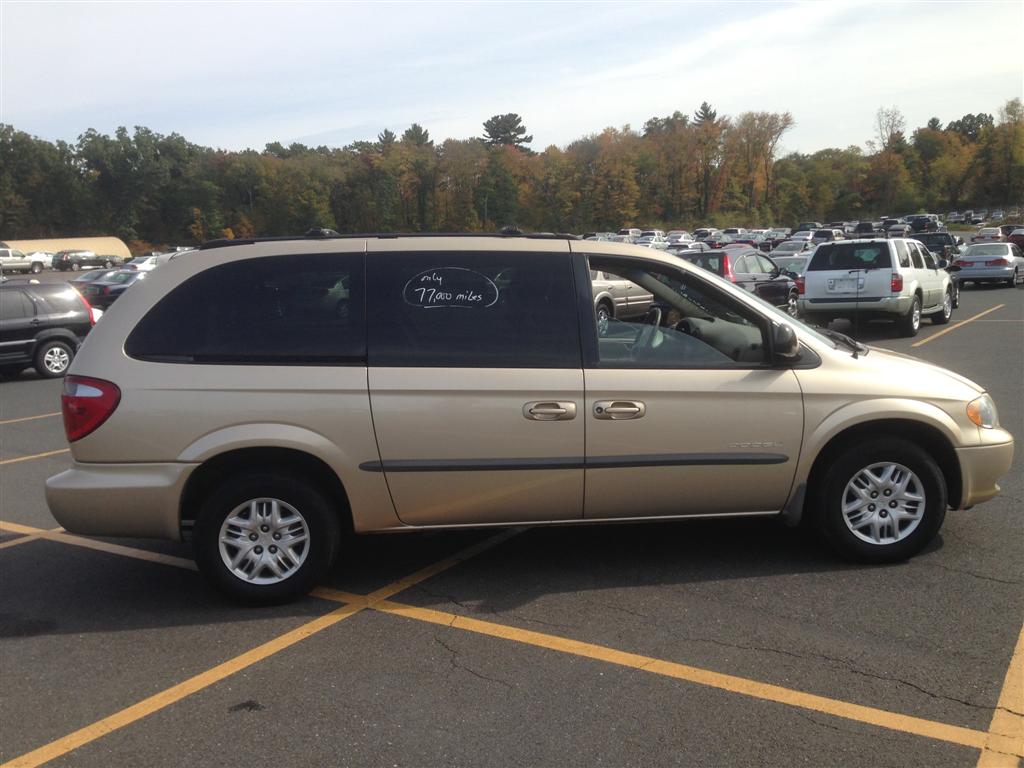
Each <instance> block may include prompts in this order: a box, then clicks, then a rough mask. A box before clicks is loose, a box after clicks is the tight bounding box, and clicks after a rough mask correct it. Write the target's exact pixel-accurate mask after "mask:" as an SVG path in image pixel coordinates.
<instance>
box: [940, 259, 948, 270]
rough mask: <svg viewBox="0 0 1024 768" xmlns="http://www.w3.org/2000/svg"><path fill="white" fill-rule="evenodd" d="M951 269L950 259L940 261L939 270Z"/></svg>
mask: <svg viewBox="0 0 1024 768" xmlns="http://www.w3.org/2000/svg"><path fill="white" fill-rule="evenodd" d="M948 267H949V259H939V269H947V268H948Z"/></svg>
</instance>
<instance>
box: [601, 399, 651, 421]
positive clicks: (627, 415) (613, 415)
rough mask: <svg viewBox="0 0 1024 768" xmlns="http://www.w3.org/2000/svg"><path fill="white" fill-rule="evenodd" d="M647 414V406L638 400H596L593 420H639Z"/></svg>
mask: <svg viewBox="0 0 1024 768" xmlns="http://www.w3.org/2000/svg"><path fill="white" fill-rule="evenodd" d="M645 413H647V406H646V405H644V404H643V403H641V402H640V401H639V400H598V401H597V402H596V403H594V418H595V419H607V420H609V421H623V420H625V419H640V418H643V415H644V414H645Z"/></svg>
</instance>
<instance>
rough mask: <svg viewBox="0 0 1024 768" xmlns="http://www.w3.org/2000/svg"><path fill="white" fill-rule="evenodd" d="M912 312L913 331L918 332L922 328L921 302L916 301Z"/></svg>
mask: <svg viewBox="0 0 1024 768" xmlns="http://www.w3.org/2000/svg"><path fill="white" fill-rule="evenodd" d="M911 311H912V312H913V319H912V320H911V321H910V322H911V323H912V327H913V329H914V330H915V331H916V330H917V329H918V328H920V327H921V302H919V301H915V302H914V306H913V309H912V310H911Z"/></svg>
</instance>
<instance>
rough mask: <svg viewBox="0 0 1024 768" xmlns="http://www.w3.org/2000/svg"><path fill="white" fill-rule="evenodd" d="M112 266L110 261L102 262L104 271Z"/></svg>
mask: <svg viewBox="0 0 1024 768" xmlns="http://www.w3.org/2000/svg"><path fill="white" fill-rule="evenodd" d="M112 266H114V263H113V262H112V261H111V260H110V259H107V260H106V261H104V262H103V268H104V269H110V268H111V267H112Z"/></svg>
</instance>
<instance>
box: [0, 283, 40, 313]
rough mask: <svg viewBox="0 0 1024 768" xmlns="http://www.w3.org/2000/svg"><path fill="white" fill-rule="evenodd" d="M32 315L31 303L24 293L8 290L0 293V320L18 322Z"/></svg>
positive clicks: (33, 311)
mask: <svg viewBox="0 0 1024 768" xmlns="http://www.w3.org/2000/svg"><path fill="white" fill-rule="evenodd" d="M34 314H35V310H33V309H32V302H31V301H30V300H29V298H28V296H26V295H25V294H24V293H22V292H21V291H12V290H10V289H7V290H5V291H0V320H18V319H21V318H25V317H32V315H34Z"/></svg>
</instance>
